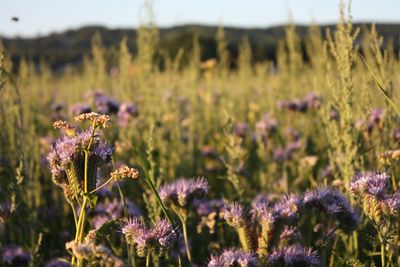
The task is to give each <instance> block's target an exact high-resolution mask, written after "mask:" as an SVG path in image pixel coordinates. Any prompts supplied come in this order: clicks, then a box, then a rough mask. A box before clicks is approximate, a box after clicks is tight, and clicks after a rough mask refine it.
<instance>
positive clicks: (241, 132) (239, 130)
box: [233, 122, 249, 137]
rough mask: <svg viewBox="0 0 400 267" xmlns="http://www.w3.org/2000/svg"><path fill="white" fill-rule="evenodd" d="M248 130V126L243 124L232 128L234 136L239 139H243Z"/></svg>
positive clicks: (240, 123) (237, 124) (239, 123)
mask: <svg viewBox="0 0 400 267" xmlns="http://www.w3.org/2000/svg"><path fill="white" fill-rule="evenodd" d="M248 130H249V126H248V125H247V123H245V122H238V123H236V124H235V126H234V128H233V132H234V133H235V135H237V136H240V137H245V136H246V134H247V131H248Z"/></svg>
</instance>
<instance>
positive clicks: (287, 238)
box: [279, 225, 300, 247]
mask: <svg viewBox="0 0 400 267" xmlns="http://www.w3.org/2000/svg"><path fill="white" fill-rule="evenodd" d="M299 237H300V233H299V231H298V230H297V228H296V227H294V226H287V225H285V226H284V227H283V230H282V232H281V234H280V236H279V246H280V247H283V246H286V245H288V244H291V243H293V242H295V241H297V240H298V239H299Z"/></svg>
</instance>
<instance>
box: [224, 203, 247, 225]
mask: <svg viewBox="0 0 400 267" xmlns="http://www.w3.org/2000/svg"><path fill="white" fill-rule="evenodd" d="M223 217H224V219H225V221H226V222H227V223H228V224H229V225H230V226H232V227H234V228H241V227H245V226H246V225H247V223H248V217H249V216H248V213H247V212H246V211H245V209H244V207H243V206H242V205H240V204H239V203H237V202H233V203H230V204H227V205H225V208H224V210H223Z"/></svg>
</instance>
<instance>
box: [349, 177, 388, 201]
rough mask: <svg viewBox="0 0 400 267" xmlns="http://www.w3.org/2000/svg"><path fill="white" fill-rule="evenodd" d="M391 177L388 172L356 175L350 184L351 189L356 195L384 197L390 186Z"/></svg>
mask: <svg viewBox="0 0 400 267" xmlns="http://www.w3.org/2000/svg"><path fill="white" fill-rule="evenodd" d="M389 181H390V175H389V174H388V173H387V172H382V173H379V172H372V171H370V172H366V173H361V174H358V175H355V176H354V177H353V180H352V182H351V184H350V189H351V191H352V192H353V193H356V194H364V193H366V194H370V195H373V196H376V197H383V196H384V195H385V193H386V191H387V187H388V185H389Z"/></svg>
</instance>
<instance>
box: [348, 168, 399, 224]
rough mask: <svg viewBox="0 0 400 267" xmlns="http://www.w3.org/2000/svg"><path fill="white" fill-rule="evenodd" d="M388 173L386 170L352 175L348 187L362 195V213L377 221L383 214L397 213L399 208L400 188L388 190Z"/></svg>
mask: <svg viewBox="0 0 400 267" xmlns="http://www.w3.org/2000/svg"><path fill="white" fill-rule="evenodd" d="M390 178H391V177H390V175H389V174H388V173H387V172H381V173H379V172H373V171H370V172H365V173H361V174H357V175H355V176H354V177H353V180H352V182H351V184H350V189H351V191H352V192H353V193H354V194H357V195H360V196H361V197H363V202H364V203H363V208H364V213H365V214H366V215H367V216H368V217H369V218H371V219H373V220H375V221H376V222H377V223H379V222H380V221H381V219H382V214H384V215H397V214H398V213H399V210H400V190H397V191H396V192H394V193H390V192H389V187H390Z"/></svg>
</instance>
